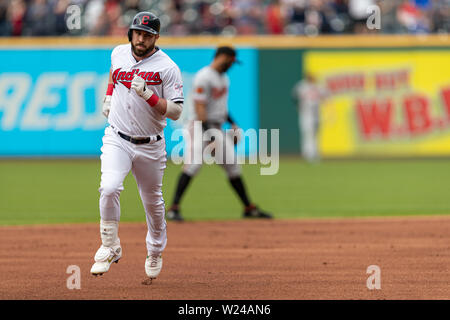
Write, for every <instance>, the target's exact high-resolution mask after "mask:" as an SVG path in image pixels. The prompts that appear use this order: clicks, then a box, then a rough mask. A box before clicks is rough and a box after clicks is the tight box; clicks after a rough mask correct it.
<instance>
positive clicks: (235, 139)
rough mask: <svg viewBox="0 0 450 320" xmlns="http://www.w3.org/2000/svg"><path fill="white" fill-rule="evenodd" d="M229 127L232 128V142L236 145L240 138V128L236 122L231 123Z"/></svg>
mask: <svg viewBox="0 0 450 320" xmlns="http://www.w3.org/2000/svg"><path fill="white" fill-rule="evenodd" d="M231 129H233V143H234V144H235V145H236V144H238V142H239V141H241V138H242V135H241V129H240V128H239V127H238V125H236V124H232V125H231Z"/></svg>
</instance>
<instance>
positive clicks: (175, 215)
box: [166, 209, 184, 221]
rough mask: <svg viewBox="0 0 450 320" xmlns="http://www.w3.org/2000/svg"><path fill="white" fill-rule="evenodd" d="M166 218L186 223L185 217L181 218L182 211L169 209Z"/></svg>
mask: <svg viewBox="0 0 450 320" xmlns="http://www.w3.org/2000/svg"><path fill="white" fill-rule="evenodd" d="M166 218H167V220H172V221H184V219H183V217H182V216H181V213H180V210H177V209H169V211H167V215H166Z"/></svg>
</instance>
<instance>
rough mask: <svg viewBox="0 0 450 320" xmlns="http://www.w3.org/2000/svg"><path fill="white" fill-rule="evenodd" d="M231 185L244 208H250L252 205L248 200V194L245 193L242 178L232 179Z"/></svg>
mask: <svg viewBox="0 0 450 320" xmlns="http://www.w3.org/2000/svg"><path fill="white" fill-rule="evenodd" d="M230 183H231V185H232V186H233V188H234V190H235V191H236V193H237V194H238V196H239V198H240V199H241V201H242V203H243V204H244V206H246V207H248V206H249V205H250V200H249V199H248V196H247V192H246V191H245V186H244V183H243V182H242V179H241V177H240V176H239V177H235V178H230Z"/></svg>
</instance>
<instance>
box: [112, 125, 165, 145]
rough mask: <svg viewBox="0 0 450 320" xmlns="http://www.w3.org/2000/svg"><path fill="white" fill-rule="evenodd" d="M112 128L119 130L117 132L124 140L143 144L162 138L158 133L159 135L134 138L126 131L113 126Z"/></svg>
mask: <svg viewBox="0 0 450 320" xmlns="http://www.w3.org/2000/svg"><path fill="white" fill-rule="evenodd" d="M111 128H112V129H113V130H114V131H115V132H117V134H118V135H119V137H121V138H122V139H124V140H127V141H129V142H131V143H134V144H143V143H149V142H150V141H152V140H153V142H156V141H159V140H161V139H162V137H161V136H160V135H159V134H158V135H157V136H153V137H145V138H138V139H137V138H133V137H130V136H128V135H126V134H125V133H122V132H120V131H119V130H116V129H115V128H114V127H113V126H111Z"/></svg>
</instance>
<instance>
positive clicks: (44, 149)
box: [0, 48, 258, 157]
mask: <svg viewBox="0 0 450 320" xmlns="http://www.w3.org/2000/svg"><path fill="white" fill-rule="evenodd" d="M162 49H163V50H164V51H165V52H166V53H167V54H168V55H169V56H170V57H171V58H172V60H174V61H175V62H176V63H177V65H178V66H179V67H180V70H181V71H182V76H183V82H184V95H185V101H186V103H185V109H186V110H187V108H189V104H190V103H191V102H190V89H191V83H192V79H193V76H194V74H195V72H197V71H198V70H199V69H201V68H202V67H204V66H205V65H208V64H209V63H210V62H211V60H212V58H213V55H214V48H202V49H190V48H186V49H184V48H176V49H175V48H170V49H164V48H162ZM111 50H112V48H110V49H98V48H94V49H91V48H89V49H88V48H83V49H81V48H80V49H76V48H70V49H65V50H61V49H20V50H17V49H2V50H0V61H2V62H1V63H2V66H1V73H0V156H44V157H45V156H48V157H59V156H64V157H70V156H74V157H89V156H98V155H99V154H100V147H101V144H102V136H103V133H104V128H105V127H106V126H107V125H108V124H107V120H106V118H105V117H104V116H103V115H102V113H101V110H102V100H103V96H104V94H105V92H106V86H107V80H108V73H109V68H110V55H111ZM238 56H239V60H241V61H242V62H243V63H242V64H240V65H239V64H236V65H234V66H233V67H232V68H231V69H230V70H229V71H228V74H229V77H230V80H231V86H230V98H229V111H230V114H231V115H232V117H233V118H234V119H235V120H236V122H237V123H238V124H239V125H240V126H241V128H243V129H244V130H246V129H248V128H254V129H258V81H257V79H258V75H257V63H258V61H257V50H255V49H246V48H245V49H244V48H242V49H238ZM181 125H182V121H180V120H178V121H175V122H174V121H170V120H168V126H167V127H166V129H165V137H166V146H167V152H168V154H169V155H170V152H171V150H172V148H173V146H174V145H176V144H177V143H179V141H176V140H175V141H172V139H171V137H172V132H173V130H174V129H176V128H179V127H180V126H181ZM247 151H248V150H247ZM250 152H251V151H250Z"/></svg>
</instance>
